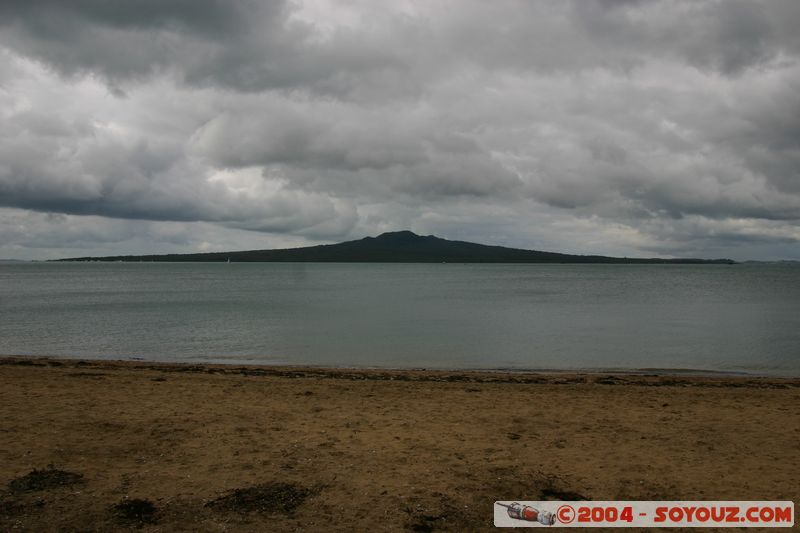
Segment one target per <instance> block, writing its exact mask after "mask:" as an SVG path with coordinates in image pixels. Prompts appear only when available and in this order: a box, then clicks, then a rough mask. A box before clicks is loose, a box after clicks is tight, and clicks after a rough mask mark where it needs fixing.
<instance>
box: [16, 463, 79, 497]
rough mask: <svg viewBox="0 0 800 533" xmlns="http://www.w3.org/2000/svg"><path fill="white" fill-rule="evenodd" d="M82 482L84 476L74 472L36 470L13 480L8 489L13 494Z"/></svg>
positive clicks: (55, 469)
mask: <svg viewBox="0 0 800 533" xmlns="http://www.w3.org/2000/svg"><path fill="white" fill-rule="evenodd" d="M82 481H83V475H82V474H76V473H74V472H67V471H65V470H58V469H57V468H47V469H44V470H36V469H34V470H31V471H30V472H28V473H27V474H25V475H24V476H20V477H18V478H15V479H12V480H11V482H10V483H9V484H8V488H9V490H10V491H11V492H12V493H20V492H34V491H38V490H47V489H56V488H59V487H66V486H69V485H75V484H77V483H81V482H82Z"/></svg>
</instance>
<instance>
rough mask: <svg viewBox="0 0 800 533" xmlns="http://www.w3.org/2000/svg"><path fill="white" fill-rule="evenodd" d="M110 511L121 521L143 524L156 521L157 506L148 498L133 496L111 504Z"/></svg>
mask: <svg viewBox="0 0 800 533" xmlns="http://www.w3.org/2000/svg"><path fill="white" fill-rule="evenodd" d="M111 511H112V512H113V513H114V515H115V516H116V517H117V518H118V519H120V520H121V521H123V522H129V523H134V524H137V525H144V524H153V523H155V522H156V512H157V511H158V508H157V507H156V505H155V504H154V503H153V502H151V501H150V500H146V499H140V498H133V499H130V500H129V499H125V500H122V501H121V502H119V503H117V504H115V505H113V506H112V507H111Z"/></svg>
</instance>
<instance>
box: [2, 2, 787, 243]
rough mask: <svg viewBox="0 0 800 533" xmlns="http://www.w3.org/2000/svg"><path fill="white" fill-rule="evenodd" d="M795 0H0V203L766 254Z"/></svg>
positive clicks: (314, 232) (774, 220)
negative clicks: (402, 0) (384, 0)
mask: <svg viewBox="0 0 800 533" xmlns="http://www.w3.org/2000/svg"><path fill="white" fill-rule="evenodd" d="M799 5H800V4H798V2H796V1H794V0H774V1H761V0H754V1H742V0H729V1H724V2H718V1H711V0H709V1H692V0H671V1H659V0H618V1H613V0H574V1H566V2H565V1H557V0H542V1H537V2H521V1H515V0H501V1H497V2H480V1H475V2H470V1H467V2H458V3H457V4H456V6H457V9H455V8H454V6H453V5H450V4H448V3H447V2H443V3H429V2H420V3H416V4H415V3H409V4H396V5H395V4H390V5H387V4H376V3H374V2H371V1H369V0H363V1H362V0H351V1H349V2H346V3H342V4H337V5H336V6H335V7H334V8H331V7H327V8H326V7H325V6H326V4H324V3H312V4H305V3H304V2H302V1H297V2H292V3H288V2H255V1H253V2H247V1H236V2H215V1H210V0H209V1H206V0H201V1H191V2H190V1H186V0H172V1H159V2H156V1H146V2H128V1H123V2H114V3H109V2H103V1H100V0H94V1H90V0H81V1H76V2H57V1H55V0H52V1H30V2H4V3H0V47H2V48H1V49H2V53H0V119H2V120H0V205H1V206H6V207H8V208H16V209H23V210H31V211H37V212H40V213H62V214H66V215H69V216H70V218H68V219H67V220H68V221H69V224H78V223H77V222H76V221H77V220H79V219H80V217H88V218H91V217H104V218H103V219H104V220H105V219H113V220H115V221H130V223H131V224H133V225H135V226H137V227H140V228H141V227H144V226H143V225H146V224H148V223H150V222H152V223H153V224H156V225H162V226H163V225H167V226H170V225H171V226H170V227H172V226H178V225H183V224H187V225H189V226H191V225H194V226H193V227H195V226H196V227H197V228H201V229H202V231H204V232H213V231H220V232H222V231H224V232H226V233H225V235H227V236H230V237H231V238H235V239H236V240H237V242H240V243H242V245H243V246H244V245H245V243H251V242H253V241H251V240H249V239H250V237H248V235H250V234H257V233H261V234H264V235H273V236H274V235H283V236H287V235H290V236H293V237H292V238H296V239H301V240H303V239H304V241H302V242H316V241H320V240H321V241H325V240H340V239H343V238H346V237H352V236H363V235H366V234H369V233H374V232H379V231H383V230H389V229H402V228H405V227H412V229H417V230H419V231H423V232H427V233H443V232H444V234H445V236H451V237H457V238H469V239H473V240H480V241H483V242H498V243H503V244H507V245H515V246H524V247H540V248H543V247H549V248H551V249H557V250H563V251H572V252H578V253H581V252H594V253H612V252H615V251H616V253H623V254H625V255H636V254H637V253H643V252H648V253H649V252H652V251H653V250H660V251H661V252H663V253H678V252H680V253H684V252H686V253H688V252H692V254H693V255H703V254H702V253H700V252H702V249H703V247H706V249H708V250H715V251H720V252H722V251H725V252H730V251H731V250H734V251H735V247H736V246H741V247H742V248H743V249H752V250H769V251H770V252H769V253H776V252H775V250H778V249H779V247H780V246H784V247H785V249H786V250H787V253H790V252H789V251H788V250H789V248H790V247H791V246H792V243H795V242H796V235H797V228H798V226H800V174H798V172H800V170H799V169H800V96H798V95H800V37H798V33H797V32H796V27H797V23H798V22H800V7H798V6H799ZM326 9H327V10H326ZM315 10H317V11H315ZM109 93H111V96H110V95H109ZM114 95H116V96H114ZM123 96H124V97H123ZM42 216H43V215H42ZM37 220H40V219H37ZM742 221H747V222H746V223H743V222H742ZM40 222H41V220H40ZM40 222H37V224H36V227H40V228H49V227H50V226H47V225H46V224H45V223H44V222H41V223H40ZM6 227H7V228H10V227H11V225H10V224H9V225H7V226H6ZM79 227H83V228H84V229H85V231H86V232H87V239H88V240H95V241H96V242H98V243H108V244H107V245H108V246H109V247H113V246H116V244H115V243H116V242H119V243H128V244H130V243H131V242H133V241H132V239H133V240H135V239H139V238H142V239H145V238H153V239H156V240H157V241H158V242H166V241H162V240H158V239H159V238H157V237H156V236H154V234H152V233H148V232H146V231H144V230H141V231H142V232H141V233H139V234H137V235H127V236H126V235H124V232H123V233H121V234H120V235H121V236H120V239H121V240H119V241H114V240H113V238H109V239H108V240H104V239H105V237H104V236H103V234H102V232H98V231H94V230H91V229H89V227H88V226H79ZM181 227H183V226H181ZM212 227H213V228H214V229H212ZM220 228H222V229H220ZM201 229H197V230H196V231H201ZM7 231H11V230H7ZM41 231H43V232H45V231H47V232H49V234H51V235H55V234H56V233H54V232H53V231H52V230H51V229H47V230H45V229H41ZM182 231H183V233H182V235H185V236H186V237H185V239H184V240H183V241H181V240H180V239H178V240H176V242H175V243H174V244H176V245H181V246H196V245H199V244H198V243H201V242H203V240H202V239H200V238H199V237H198V236H197V234H195V233H192V231H191V230H189V229H186V230H185V231H184V230H182ZM190 234H191V236H189V235H190ZM9 235H10V233H9ZM14 235H15V237H14V239H12V240H14V242H23V241H25V240H26V239H27V241H28V242H34V241H35V240H36V238H35V236H34V235H32V234H28V233H26V234H24V235H23V234H14ZM63 236H64V238H65V239H72V237H71V236H69V235H67V234H63ZM148 236H149V237H148ZM182 238H183V237H182ZM8 242H9V243H11V240H9V241H8ZM42 242H51V243H52V242H53V241H42ZM137 242H138V241H137ZM758 242H762V243H765V244H764V247H759V246H757V245H756V243H758ZM84 244H85V243H82V244H81V246H83V245H84ZM10 245H11V244H9V246H10ZM120 246H122V244H120ZM159 246H160V245H159ZM214 246H216V244H214ZM603 248H605V249H603ZM726 255H731V256H735V255H736V254H735V253H726Z"/></svg>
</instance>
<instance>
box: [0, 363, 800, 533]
mask: <svg viewBox="0 0 800 533" xmlns="http://www.w3.org/2000/svg"><path fill="white" fill-rule="evenodd" d="M798 472H800V379H773V378H749V377H688V376H657V375H620V374H615V375H604V374H591V375H574V374H504V373H473V372H437V371H422V370H420V371H383V370H338V369H337V370H333V369H331V370H325V369H311V368H283V367H280V368H276V367H238V366H237V367H234V366H215V365H208V366H201V365H176V364H155V363H145V362H101V361H78V360H54V359H38V358H37V359H26V358H3V359H0V530H3V531H12V530H13V531H16V530H21V531H76V530H80V531H109V530H124V529H138V530H141V531H418V532H419V531H422V532H425V531H483V530H491V529H492V506H493V502H494V501H495V500H504V499H528V500H537V499H594V500H611V499H629V500H650V499H654V500H663V499H666V500H678V499H686V500H706V499H707V500H726V499H728V500H793V501H795V502H796V501H798V500H800V483H798V479H797V475H798Z"/></svg>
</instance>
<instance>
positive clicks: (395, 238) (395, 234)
mask: <svg viewBox="0 0 800 533" xmlns="http://www.w3.org/2000/svg"><path fill="white" fill-rule="evenodd" d="M421 238H422V237H421V236H419V235H417V234H416V233H414V232H413V231H408V230H403V231H387V232H386V233H381V234H380V235H378V236H377V237H375V239H377V240H381V241H392V242H401V241H413V240H416V239H421Z"/></svg>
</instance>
